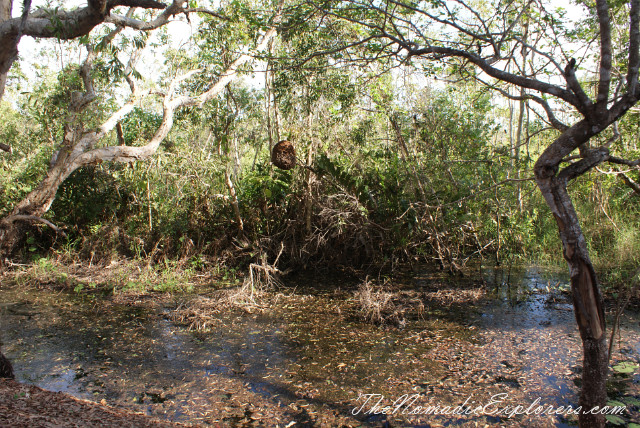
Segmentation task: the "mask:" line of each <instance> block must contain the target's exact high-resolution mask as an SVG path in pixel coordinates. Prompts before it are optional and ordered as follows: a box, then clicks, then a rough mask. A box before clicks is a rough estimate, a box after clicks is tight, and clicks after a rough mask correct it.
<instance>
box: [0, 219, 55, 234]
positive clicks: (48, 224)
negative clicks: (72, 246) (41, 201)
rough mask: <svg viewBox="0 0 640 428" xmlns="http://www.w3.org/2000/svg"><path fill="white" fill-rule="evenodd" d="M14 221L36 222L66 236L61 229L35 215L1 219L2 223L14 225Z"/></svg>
mask: <svg viewBox="0 0 640 428" xmlns="http://www.w3.org/2000/svg"><path fill="white" fill-rule="evenodd" d="M16 221H32V222H37V223H43V224H45V225H47V226H49V227H50V228H51V229H53V230H55V231H56V233H59V234H60V235H62V236H67V235H66V233H64V231H63V230H62V229H60V228H59V227H58V226H56V225H55V224H53V223H51V222H50V221H49V220H46V219H44V218H42V217H38V216H35V215H25V214H15V215H10V216H8V217H5V218H4V219H2V222H3V223H14V222H16Z"/></svg>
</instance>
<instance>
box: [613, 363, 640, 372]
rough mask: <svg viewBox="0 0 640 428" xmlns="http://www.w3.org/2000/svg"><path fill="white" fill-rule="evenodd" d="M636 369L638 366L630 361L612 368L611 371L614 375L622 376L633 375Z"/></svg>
mask: <svg viewBox="0 0 640 428" xmlns="http://www.w3.org/2000/svg"><path fill="white" fill-rule="evenodd" d="M637 368H638V365H637V364H636V363H634V362H632V361H623V362H621V363H618V364H616V365H615V366H613V370H614V371H615V372H616V373H624V374H629V373H633V372H634V371H635V370H636V369H637Z"/></svg>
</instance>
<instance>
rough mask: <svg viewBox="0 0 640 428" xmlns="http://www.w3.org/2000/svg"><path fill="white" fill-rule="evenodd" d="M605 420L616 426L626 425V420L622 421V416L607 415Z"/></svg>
mask: <svg viewBox="0 0 640 428" xmlns="http://www.w3.org/2000/svg"><path fill="white" fill-rule="evenodd" d="M605 418H606V419H607V421H609V422H610V423H612V424H614V425H624V424H625V421H624V419H622V418H621V417H620V416H616V415H606V416H605Z"/></svg>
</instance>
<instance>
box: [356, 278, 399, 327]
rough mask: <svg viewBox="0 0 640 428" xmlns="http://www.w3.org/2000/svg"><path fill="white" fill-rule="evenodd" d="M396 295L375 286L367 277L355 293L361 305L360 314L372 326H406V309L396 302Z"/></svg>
mask: <svg viewBox="0 0 640 428" xmlns="http://www.w3.org/2000/svg"><path fill="white" fill-rule="evenodd" d="M394 296H395V293H391V292H388V291H384V289H383V287H381V286H375V285H374V284H373V283H372V282H371V281H369V277H367V278H366V279H365V280H364V281H363V282H362V283H361V284H360V286H359V287H358V290H357V291H356V292H355V298H356V301H357V302H358V304H359V313H360V315H361V317H362V318H363V319H365V320H366V321H367V322H370V323H372V324H385V323H390V324H397V325H400V326H402V325H404V324H405V322H406V321H405V319H404V313H405V311H406V307H405V306H404V305H400V304H397V303H396V302H395V301H394Z"/></svg>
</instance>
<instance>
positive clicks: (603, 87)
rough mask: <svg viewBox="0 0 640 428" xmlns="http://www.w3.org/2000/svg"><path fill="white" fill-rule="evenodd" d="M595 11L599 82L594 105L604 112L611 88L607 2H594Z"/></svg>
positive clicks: (609, 25) (599, 0)
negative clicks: (598, 46)
mask: <svg viewBox="0 0 640 428" xmlns="http://www.w3.org/2000/svg"><path fill="white" fill-rule="evenodd" d="M596 11H597V13H598V23H599V25H600V82H599V83H598V95H597V96H596V104H597V107H598V109H599V110H601V111H602V112H605V111H606V108H607V102H608V100H609V87H610V86H611V61H612V53H611V18H610V16H609V3H608V2H607V0H596Z"/></svg>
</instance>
